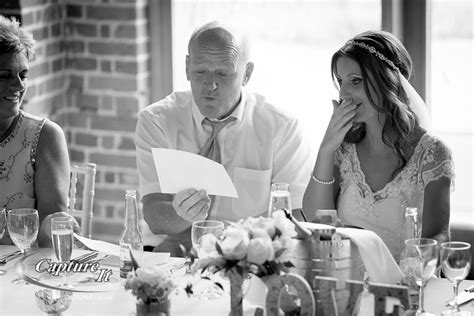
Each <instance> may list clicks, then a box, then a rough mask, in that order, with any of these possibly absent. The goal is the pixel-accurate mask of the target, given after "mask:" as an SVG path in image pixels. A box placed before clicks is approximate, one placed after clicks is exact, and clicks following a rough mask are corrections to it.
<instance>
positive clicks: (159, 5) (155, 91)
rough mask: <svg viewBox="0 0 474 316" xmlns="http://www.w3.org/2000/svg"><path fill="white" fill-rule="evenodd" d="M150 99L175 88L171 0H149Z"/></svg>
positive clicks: (160, 97)
mask: <svg viewBox="0 0 474 316" xmlns="http://www.w3.org/2000/svg"><path fill="white" fill-rule="evenodd" d="M148 3H149V21H150V32H149V34H150V52H151V56H150V65H151V70H150V72H151V73H150V98H151V99H150V100H151V101H152V102H155V101H158V100H161V99H162V98H164V97H166V96H167V95H168V94H170V93H171V92H172V90H173V59H172V58H173V55H172V46H173V45H172V38H171V36H172V19H171V16H172V8H171V0H159V1H149V2H148Z"/></svg>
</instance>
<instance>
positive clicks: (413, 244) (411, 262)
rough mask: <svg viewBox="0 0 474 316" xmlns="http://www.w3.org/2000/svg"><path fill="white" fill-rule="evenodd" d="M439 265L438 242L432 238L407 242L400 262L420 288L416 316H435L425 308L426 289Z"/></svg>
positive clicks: (413, 239)
mask: <svg viewBox="0 0 474 316" xmlns="http://www.w3.org/2000/svg"><path fill="white" fill-rule="evenodd" d="M437 263H438V242H437V241H436V240H434V239H431V238H412V239H407V240H406V241H405V249H404V251H403V255H402V258H401V260H400V266H401V267H403V271H404V272H405V273H406V274H408V275H410V276H412V277H413V278H414V280H415V282H416V284H417V285H418V287H419V299H418V300H419V303H418V310H417V311H416V315H433V314H431V313H428V312H426V311H425V308H424V296H423V295H424V287H425V285H426V282H428V280H429V279H431V277H433V275H434V272H435V270H436V265H437Z"/></svg>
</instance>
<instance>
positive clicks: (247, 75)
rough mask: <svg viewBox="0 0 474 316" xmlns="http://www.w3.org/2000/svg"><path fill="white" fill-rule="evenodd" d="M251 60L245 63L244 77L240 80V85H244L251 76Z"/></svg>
mask: <svg viewBox="0 0 474 316" xmlns="http://www.w3.org/2000/svg"><path fill="white" fill-rule="evenodd" d="M253 67H254V65H253V62H251V61H249V62H248V63H247V65H245V73H244V79H243V80H242V86H245V85H246V84H247V83H248V82H249V80H250V77H252V72H253Z"/></svg>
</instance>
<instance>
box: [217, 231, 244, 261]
mask: <svg viewBox="0 0 474 316" xmlns="http://www.w3.org/2000/svg"><path fill="white" fill-rule="evenodd" d="M222 235H223V237H224V239H223V240H222V241H220V242H219V246H220V248H221V250H222V254H223V255H224V257H225V258H226V259H229V260H240V259H243V258H244V257H245V255H246V254H247V247H248V245H249V234H248V232H247V231H246V230H245V229H241V228H237V227H228V228H227V229H225V230H224V232H223V233H222Z"/></svg>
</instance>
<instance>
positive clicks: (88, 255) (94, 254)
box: [71, 251, 99, 263]
mask: <svg viewBox="0 0 474 316" xmlns="http://www.w3.org/2000/svg"><path fill="white" fill-rule="evenodd" d="M98 255H99V252H97V251H92V252H88V253H85V254H83V255H81V256H79V257H77V258H74V259H71V261H75V262H77V263H84V262H87V261H89V260H92V259H93V258H95V257H97V256H98Z"/></svg>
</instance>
